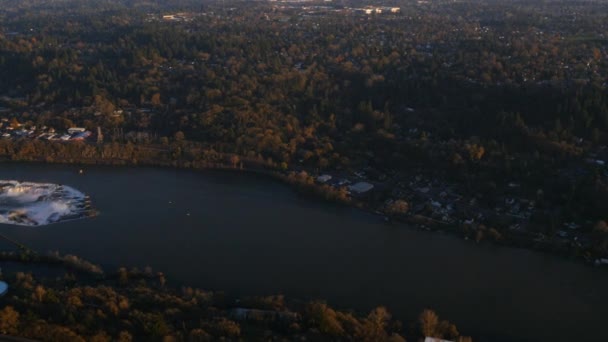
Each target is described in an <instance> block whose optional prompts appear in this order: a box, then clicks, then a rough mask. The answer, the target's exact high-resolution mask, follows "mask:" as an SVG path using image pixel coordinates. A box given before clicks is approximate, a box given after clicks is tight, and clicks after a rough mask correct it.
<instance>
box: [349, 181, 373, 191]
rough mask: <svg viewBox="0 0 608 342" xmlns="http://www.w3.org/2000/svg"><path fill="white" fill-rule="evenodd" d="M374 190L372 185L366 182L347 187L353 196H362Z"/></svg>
mask: <svg viewBox="0 0 608 342" xmlns="http://www.w3.org/2000/svg"><path fill="white" fill-rule="evenodd" d="M373 188H374V185H373V184H370V183H367V182H359V183H356V184H353V185H351V186H349V187H348V190H350V191H351V192H353V193H355V194H364V193H366V192H368V191H370V190H371V189H373Z"/></svg>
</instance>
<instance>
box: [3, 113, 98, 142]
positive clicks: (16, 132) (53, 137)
mask: <svg viewBox="0 0 608 342" xmlns="http://www.w3.org/2000/svg"><path fill="white" fill-rule="evenodd" d="M91 135H92V133H91V132H90V131H87V130H86V129H85V128H82V127H71V128H68V130H67V131H65V132H57V131H55V129H54V128H51V127H47V126H43V127H36V126H30V127H25V126H23V125H22V124H18V123H15V122H12V123H11V122H9V120H8V119H6V118H3V119H0V136H1V137H2V138H3V139H18V138H31V139H40V140H47V141H83V140H85V139H87V138H89V137H90V136H91Z"/></svg>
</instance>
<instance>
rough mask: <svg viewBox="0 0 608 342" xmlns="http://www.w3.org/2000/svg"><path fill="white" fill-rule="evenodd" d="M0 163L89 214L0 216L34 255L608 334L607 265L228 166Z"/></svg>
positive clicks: (485, 327) (488, 325)
mask: <svg viewBox="0 0 608 342" xmlns="http://www.w3.org/2000/svg"><path fill="white" fill-rule="evenodd" d="M77 170H78V167H76V166H64V165H40V164H0V179H15V180H27V181H37V182H51V183H60V184H67V185H70V186H73V187H75V188H77V189H79V190H81V191H83V192H85V193H86V194H89V195H90V196H91V198H92V200H93V204H94V206H95V207H96V208H98V209H99V210H100V212H101V215H100V216H98V217H96V218H93V219H85V220H77V221H70V222H64V223H59V224H54V225H49V226H44V227H33V228H32V227H15V226H6V225H0V232H1V233H3V234H5V235H7V236H9V237H11V238H14V239H16V240H17V241H20V242H23V243H25V244H27V245H28V246H30V247H32V248H34V249H36V250H39V251H48V250H58V251H60V252H61V253H66V254H67V253H70V254H75V255H78V256H81V257H83V258H85V259H88V260H90V261H92V262H94V263H97V264H100V265H102V266H103V267H104V268H105V269H111V270H112V269H116V268H118V267H119V266H123V265H124V266H127V267H129V268H130V267H133V266H137V267H140V268H141V267H144V266H151V267H152V268H153V269H154V270H158V271H163V272H164V273H165V274H166V275H167V282H168V284H171V283H173V284H174V285H182V284H184V285H191V286H195V287H199V288H202V289H207V290H225V291H227V292H229V293H231V294H235V295H270V294H284V295H286V296H289V297H292V298H299V299H305V300H306V299H311V298H320V299H325V300H327V301H328V303H329V304H330V305H332V306H335V307H338V308H341V309H354V310H358V311H360V312H367V311H369V310H370V309H371V308H373V307H374V306H378V305H384V306H386V307H387V308H388V309H389V311H390V312H391V313H393V315H395V316H396V317H397V318H400V319H403V320H412V319H415V317H416V316H417V315H418V314H419V313H420V312H421V311H422V310H423V309H424V308H433V309H434V310H435V311H436V312H437V313H438V314H439V315H440V317H442V318H445V319H450V320H451V321H453V322H454V323H456V325H457V326H458V327H459V329H460V330H461V331H462V332H463V333H465V334H473V335H474V336H476V337H478V338H477V339H476V341H548V340H553V341H577V340H585V341H608V329H605V328H604V324H605V317H607V316H608V272H607V271H606V270H602V269H598V268H594V267H592V266H588V265H584V264H581V263H579V262H574V261H569V260H566V259H563V258H560V257H556V256H552V255H545V254H541V253H538V252H533V251H528V250H522V249H516V248H508V247H499V246H494V245H491V244H481V245H477V244H475V243H474V242H471V241H464V240H462V239H460V238H456V237H453V236H450V235H445V234H441V233H430V232H425V231H418V230H416V229H410V228H408V227H405V226H399V225H387V224H384V223H383V222H382V221H381V220H380V219H379V218H378V217H376V216H373V215H370V214H366V213H362V212H359V211H357V210H355V209H351V208H347V207H342V206H335V205H329V204H327V203H324V202H322V201H315V200H314V199H311V198H307V197H302V196H300V195H298V194H297V193H295V192H294V191H292V190H291V189H290V188H289V187H287V186H285V185H283V184H279V183H277V182H275V181H272V180H269V179H266V178H263V177H259V176H254V175H246V174H239V173H230V172H212V171H206V172H194V171H184V170H173V169H158V168H133V167H86V169H85V174H84V175H78V174H77Z"/></svg>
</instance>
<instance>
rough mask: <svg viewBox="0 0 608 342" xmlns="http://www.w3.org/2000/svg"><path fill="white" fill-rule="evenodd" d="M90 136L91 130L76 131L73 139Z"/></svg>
mask: <svg viewBox="0 0 608 342" xmlns="http://www.w3.org/2000/svg"><path fill="white" fill-rule="evenodd" d="M90 136H91V132H89V131H86V132H81V133H76V134H74V136H73V137H72V140H84V139H86V138H88V137H90Z"/></svg>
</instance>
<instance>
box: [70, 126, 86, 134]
mask: <svg viewBox="0 0 608 342" xmlns="http://www.w3.org/2000/svg"><path fill="white" fill-rule="evenodd" d="M85 131H86V129H85V128H83V127H70V128H68V134H74V133H83V132H85Z"/></svg>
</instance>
